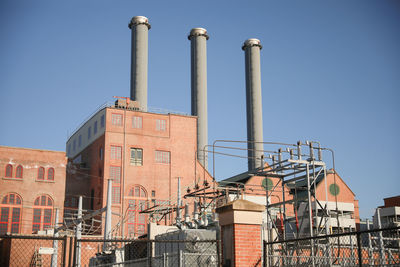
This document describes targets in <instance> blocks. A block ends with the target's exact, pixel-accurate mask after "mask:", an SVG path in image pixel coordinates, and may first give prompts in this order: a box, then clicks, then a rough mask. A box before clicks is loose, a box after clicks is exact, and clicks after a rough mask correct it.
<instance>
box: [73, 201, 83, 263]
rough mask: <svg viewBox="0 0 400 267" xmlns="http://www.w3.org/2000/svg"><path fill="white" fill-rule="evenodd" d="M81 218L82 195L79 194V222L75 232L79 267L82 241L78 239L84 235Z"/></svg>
mask: <svg viewBox="0 0 400 267" xmlns="http://www.w3.org/2000/svg"><path fill="white" fill-rule="evenodd" d="M80 219H82V196H79V202H78V220H79V223H78V225H77V226H76V232H75V237H76V242H77V243H76V246H75V247H76V252H75V253H76V254H75V255H76V261H75V263H76V265H74V266H77V267H80V266H81V245H82V244H81V242H80V241H78V240H79V239H81V237H82V221H80Z"/></svg>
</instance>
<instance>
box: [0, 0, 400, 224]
mask: <svg viewBox="0 0 400 267" xmlns="http://www.w3.org/2000/svg"><path fill="white" fill-rule="evenodd" d="M137 15H143V16H147V17H148V18H149V21H150V24H151V25H152V28H151V30H150V32H149V89H148V90H149V91H148V93H149V101H148V102H149V106H151V107H158V108H165V109H169V110H176V111H182V112H187V113H189V112H190V49H189V48H190V43H189V41H188V40H187V35H188V33H189V31H190V29H191V28H194V27H204V28H206V29H207V30H208V32H209V35H210V39H209V41H208V43H207V49H208V112H209V125H208V127H209V143H212V142H213V141H214V140H217V139H229V140H245V139H246V114H245V110H246V108H245V76H244V53H243V51H242V50H241V45H242V43H243V42H244V41H245V40H246V39H248V38H258V39H260V40H261V43H262V45H263V49H262V51H261V68H262V69H261V74H262V88H263V89H262V90H263V91H262V94H263V120H264V141H279V142H287V143H295V142H296V141H297V140H302V141H304V140H318V141H320V142H321V143H322V144H323V146H326V147H330V148H332V149H334V151H335V154H336V169H337V170H338V172H339V174H340V175H341V177H342V178H343V179H344V180H345V181H346V183H347V184H348V185H349V186H350V188H351V189H352V190H353V192H354V193H355V194H356V197H357V199H359V200H360V212H361V217H363V218H365V217H369V216H372V214H373V209H374V208H375V207H376V206H378V205H382V204H383V198H384V197H389V196H394V195H399V194H400V182H399V181H400V180H399V172H398V168H397V166H398V165H399V164H398V162H397V152H398V151H399V149H400V145H399V142H398V137H399V130H400V127H399V126H400V123H399V122H400V120H399V115H400V107H399V104H398V102H399V100H400V97H399V96H400V93H399V89H400V75H399V74H400V49H399V47H400V31H399V26H400V4H399V2H398V1H385V0H382V1H378V0H376V1H368V0H367V1H365V0H363V1H356V0H354V1H344V0H341V1H317V0H315V1H314V0H306V1H286V0H282V1H247V2H246V1H122V0H121V1H94V0H87V1H42V0H36V1H31V0H29V1H28V0H27V1H19V0H2V1H1V2H0V34H1V42H0V58H1V60H0V75H1V76H0V123H1V125H2V127H1V131H0V144H1V145H8V146H18V147H30V148H40V149H51V150H65V142H66V138H67V136H68V134H69V133H71V131H72V130H74V128H75V127H76V126H77V125H78V124H79V123H81V122H82V120H83V119H84V118H86V117H87V116H88V115H89V114H91V113H92V112H93V111H94V110H95V109H96V107H98V106H99V105H101V104H102V103H104V102H106V101H112V100H113V98H112V97H113V96H114V95H117V96H128V95H129V83H130V77H129V72H130V45H131V44H130V30H129V29H128V23H129V21H130V19H131V17H132V16H137ZM327 161H328V159H327ZM328 165H329V166H332V165H331V163H330V160H329V161H328ZM215 167H216V170H217V178H218V179H221V178H224V177H226V176H230V175H233V174H235V173H238V172H242V171H245V170H246V168H247V163H246V161H245V160H238V159H230V160H227V159H226V158H223V157H219V158H217V159H216V165H215Z"/></svg>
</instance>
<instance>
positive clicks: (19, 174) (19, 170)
mask: <svg viewBox="0 0 400 267" xmlns="http://www.w3.org/2000/svg"><path fill="white" fill-rule="evenodd" d="M22 175H23V168H22V166H21V165H18V166H17V169H16V171H15V178H22Z"/></svg>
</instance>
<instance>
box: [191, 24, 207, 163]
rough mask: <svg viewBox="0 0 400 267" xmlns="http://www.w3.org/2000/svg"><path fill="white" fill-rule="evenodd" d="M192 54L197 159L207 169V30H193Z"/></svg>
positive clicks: (192, 90) (192, 98) (193, 112)
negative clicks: (204, 151)
mask: <svg viewBox="0 0 400 267" xmlns="http://www.w3.org/2000/svg"><path fill="white" fill-rule="evenodd" d="M188 39H189V40H190V54H191V63H190V65H191V109H192V115H193V116H197V158H198V160H199V161H200V163H201V164H202V165H203V166H204V167H205V168H207V167H208V159H207V153H202V151H203V150H204V149H205V146H206V145H207V144H208V136H207V131H208V130H207V40H208V39H209V36H208V34H207V30H206V29H203V28H193V29H192V30H191V31H190V34H189V36H188Z"/></svg>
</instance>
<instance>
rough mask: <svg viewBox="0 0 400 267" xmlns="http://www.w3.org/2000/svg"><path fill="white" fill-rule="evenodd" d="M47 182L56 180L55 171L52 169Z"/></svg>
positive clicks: (49, 171)
mask: <svg viewBox="0 0 400 267" xmlns="http://www.w3.org/2000/svg"><path fill="white" fill-rule="evenodd" d="M47 180H50V181H53V180H54V169H53V168H50V169H49V170H48V173H47Z"/></svg>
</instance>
